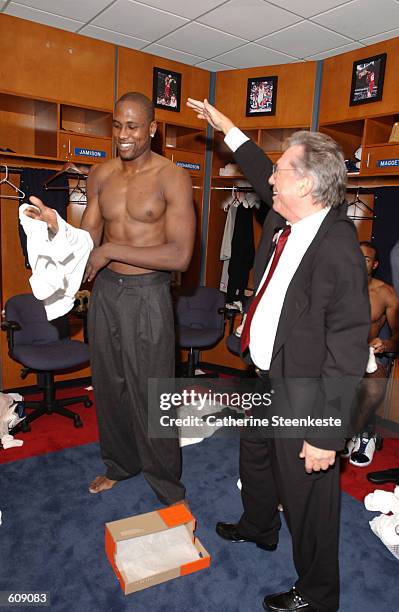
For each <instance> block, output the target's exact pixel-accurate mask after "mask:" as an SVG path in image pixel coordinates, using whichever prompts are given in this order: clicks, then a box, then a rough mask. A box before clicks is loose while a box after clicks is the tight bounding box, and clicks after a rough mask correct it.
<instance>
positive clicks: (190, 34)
mask: <svg viewBox="0 0 399 612" xmlns="http://www.w3.org/2000/svg"><path fill="white" fill-rule="evenodd" d="M245 42H246V41H245V40H243V39H242V38H237V37H236V36H231V35H230V34H227V33H226V32H220V31H219V30H214V29H213V28H210V27H208V26H205V25H201V24H200V23H190V24H188V25H186V26H184V27H183V28H181V29H180V30H177V32H173V34H169V36H165V38H163V39H162V40H160V41H159V43H160V44H162V45H165V46H167V47H170V48H172V49H179V50H180V51H185V52H186V53H190V52H191V53H194V55H199V56H200V57H204V58H206V59H210V58H212V57H213V56H215V55H219V54H220V53H223V52H225V51H230V49H234V47H238V46H239V45H241V44H243V43H245Z"/></svg>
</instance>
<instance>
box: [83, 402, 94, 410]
mask: <svg viewBox="0 0 399 612" xmlns="http://www.w3.org/2000/svg"><path fill="white" fill-rule="evenodd" d="M83 403H84V405H85V406H86V408H90V406H92V405H93V402H92V401H91V400H86V401H85V402H83Z"/></svg>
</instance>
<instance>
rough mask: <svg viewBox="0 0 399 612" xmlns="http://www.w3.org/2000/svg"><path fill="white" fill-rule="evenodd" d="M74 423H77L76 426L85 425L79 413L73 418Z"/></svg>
mask: <svg viewBox="0 0 399 612" xmlns="http://www.w3.org/2000/svg"><path fill="white" fill-rule="evenodd" d="M73 424H74V425H75V427H83V423H82V421H81V420H80V417H79V415H76V416H75V417H74V418H73Z"/></svg>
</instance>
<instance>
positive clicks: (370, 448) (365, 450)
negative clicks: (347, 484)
mask: <svg viewBox="0 0 399 612" xmlns="http://www.w3.org/2000/svg"><path fill="white" fill-rule="evenodd" d="M375 447H376V438H375V436H372V437H370V436H369V435H368V434H367V433H363V434H362V435H361V436H359V437H358V438H357V440H356V444H355V446H354V448H353V450H352V454H351V456H350V459H349V463H351V464H352V465H355V466H356V467H367V466H368V465H370V463H371V462H372V461H373V457H374V453H375Z"/></svg>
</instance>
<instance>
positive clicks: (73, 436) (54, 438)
mask: <svg viewBox="0 0 399 612" xmlns="http://www.w3.org/2000/svg"><path fill="white" fill-rule="evenodd" d="M82 393H86V391H85V390H84V389H83V388H81V387H78V388H76V387H75V388H73V387H70V388H67V389H62V390H59V391H58V392H57V397H72V396H74V395H81V394H82ZM87 393H88V394H89V396H90V398H91V399H93V392H92V391H89V392H87ZM35 398H37V396H33V395H32V396H29V399H35ZM26 399H28V396H27V397H26ZM72 410H74V411H75V412H78V413H79V414H80V415H81V418H82V421H83V427H81V428H76V427H75V426H74V425H73V422H72V421H70V420H69V419H66V418H64V417H60V416H58V415H56V414H53V415H49V416H43V417H41V418H40V419H38V420H37V421H34V423H32V428H31V431H30V432H28V433H26V434H23V433H19V434H17V435H16V436H15V437H17V438H20V439H21V440H24V445H23V446H21V447H19V448H10V449H8V450H4V449H1V448H0V464H1V463H8V462H10V461H17V460H19V459H26V458H27V457H33V456H35V455H42V454H44V453H49V452H52V451H57V450H61V449H63V448H70V447H72V446H80V445H82V444H88V443H90V442H97V440H98V429H97V419H96V412H95V406H94V405H93V406H92V407H91V408H85V407H84V406H83V404H77V405H76V406H72ZM392 467H399V439H398V438H395V439H392V438H385V439H384V448H383V450H382V451H379V452H376V453H375V455H374V460H373V463H372V465H371V466H370V467H369V468H357V467H354V466H352V465H351V464H350V463H349V461H348V460H342V470H341V486H342V489H343V491H345V492H346V493H348V494H349V495H351V496H352V497H355V498H356V499H358V500H359V501H363V499H364V496H365V495H367V493H371V492H372V491H374V489H375V488H381V489H385V490H386V491H392V490H393V484H386V485H379V486H378V487H376V485H373V484H372V483H371V482H369V481H368V480H367V478H366V474H367V472H369V471H373V472H376V471H379V470H385V469H388V468H392Z"/></svg>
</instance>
